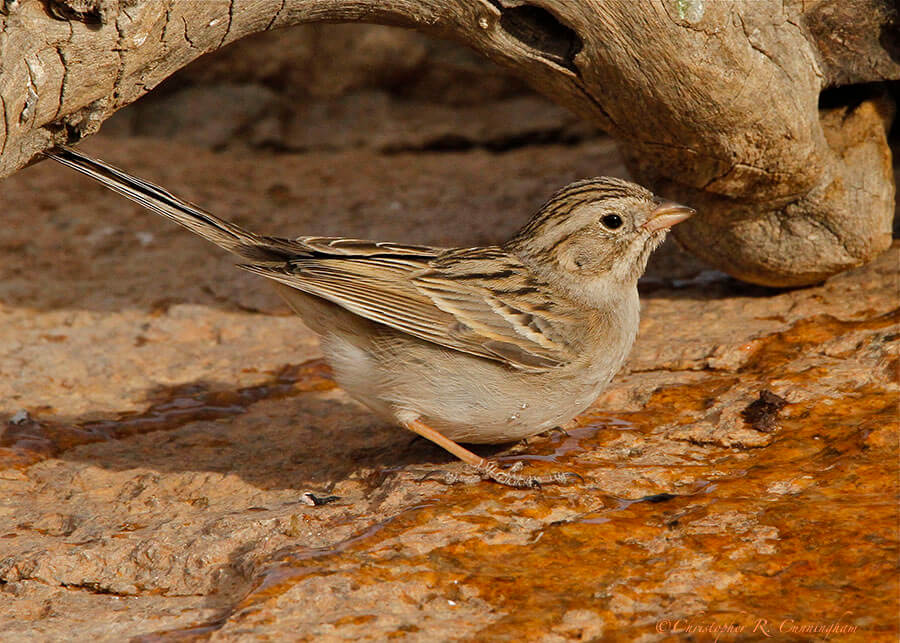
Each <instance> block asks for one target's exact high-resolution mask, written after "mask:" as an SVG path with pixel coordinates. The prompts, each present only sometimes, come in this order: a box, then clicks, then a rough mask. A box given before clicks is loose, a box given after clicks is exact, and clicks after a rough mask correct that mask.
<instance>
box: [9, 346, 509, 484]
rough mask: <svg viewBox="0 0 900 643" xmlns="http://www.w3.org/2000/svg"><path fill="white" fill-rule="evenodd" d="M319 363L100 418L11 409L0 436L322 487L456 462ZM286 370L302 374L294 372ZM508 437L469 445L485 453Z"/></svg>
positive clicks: (170, 395) (109, 462)
mask: <svg viewBox="0 0 900 643" xmlns="http://www.w3.org/2000/svg"><path fill="white" fill-rule="evenodd" d="M323 368H324V367H323V366H322V365H321V363H320V362H319V361H318V360H315V361H314V362H311V363H309V364H307V365H300V366H299V367H286V368H285V369H283V371H282V372H280V373H278V374H276V375H275V376H274V377H273V379H272V380H271V381H269V382H266V383H263V384H259V385H256V386H251V387H237V386H234V385H229V384H228V383H224V382H210V381H198V382H192V383H190V384H181V385H178V386H172V387H161V388H159V389H157V390H154V391H152V392H151V393H150V394H148V395H147V404H148V406H147V407H146V409H145V410H143V411H141V412H137V413H127V414H121V415H119V416H117V417H111V418H107V419H101V420H97V419H83V418H78V417H60V416H48V415H38V416H36V417H34V418H31V417H29V418H27V419H25V420H24V421H23V420H21V419H17V420H15V421H9V422H8V423H7V426H6V430H5V432H4V433H3V434H2V436H0V446H6V447H12V448H13V449H18V450H19V451H20V452H21V451H23V450H24V451H28V450H29V449H30V450H31V451H32V452H33V453H34V454H35V455H36V456H37V457H41V455H43V456H47V455H51V456H54V457H57V458H60V459H62V460H66V461H70V462H79V463H87V464H90V465H94V466H97V467H101V468H103V469H106V470H110V471H127V470H135V469H145V470H150V471H153V472H157V473H181V472H191V471H192V472H216V473H221V474H231V475H236V476H238V477H240V478H241V479H242V480H244V481H245V482H247V483H248V484H251V485H253V486H255V487H257V488H260V489H314V490H328V489H329V488H330V487H331V486H333V485H334V483H336V482H338V481H340V480H344V479H347V478H348V477H354V476H357V477H360V478H365V479H367V480H369V481H370V482H371V484H372V485H373V486H375V485H377V484H378V482H379V480H381V479H382V478H383V476H384V475H386V474H390V473H391V472H393V471H396V470H398V469H403V468H406V467H410V466H412V467H414V468H416V469H419V470H421V471H422V473H423V475H425V474H426V473H428V471H430V470H438V471H440V470H444V469H445V468H446V467H457V466H458V464H457V463H458V461H457V460H456V459H455V458H454V457H453V456H451V455H450V454H448V453H447V452H446V451H444V450H443V449H441V448H440V447H438V446H437V445H434V444H433V443H431V442H429V441H427V440H425V439H422V438H419V437H418V436H415V435H414V434H412V433H411V432H409V431H406V430H404V429H402V428H400V427H397V426H392V425H391V424H390V423H388V422H386V421H385V420H382V419H381V418H379V417H377V416H375V415H374V414H372V413H371V412H370V411H368V410H367V409H365V408H363V407H361V406H359V405H357V404H355V403H353V402H351V401H349V399H348V398H347V397H346V396H345V395H344V394H343V393H342V392H339V390H338V389H334V390H332V389H333V386H334V385H333V383H331V382H330V381H329V380H328V379H327V376H323V374H322V372H321V371H322V369H323ZM310 369H313V370H315V371H318V372H317V373H316V374H315V375H314V376H312V377H314V378H315V382H314V383H313V384H312V386H304V382H301V381H300V379H301V378H303V377H307V378H309V377H310V375H309V372H308V371H309V370H310ZM285 372H291V373H294V374H295V375H296V374H297V373H300V375H299V376H297V377H295V379H294V381H291V380H290V377H288V376H286V375H285ZM326 372H327V371H326ZM305 384H307V385H308V384H309V382H306V383H305ZM304 388H306V389H307V390H304ZM507 446H508V445H499V446H489V447H483V446H482V447H476V450H477V451H478V452H479V453H481V454H482V455H486V456H489V455H492V454H494V453H497V452H498V451H502V450H503V449H505V448H506V447H507Z"/></svg>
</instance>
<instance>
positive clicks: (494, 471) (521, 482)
mask: <svg viewBox="0 0 900 643" xmlns="http://www.w3.org/2000/svg"><path fill="white" fill-rule="evenodd" d="M523 467H524V465H523V464H522V461H521V460H519V461H518V462H516V463H515V464H514V465H513V466H512V467H510V468H509V469H501V468H500V467H499V466H498V465H497V463H495V462H490V461H488V460H485V461H484V462H482V463H481V464H480V465H479V466H477V467H475V470H476V471H477V472H478V474H479V475H481V477H482V478H489V479H491V480H493V481H494V482H499V483H500V484H502V485H506V486H508V487H515V488H517V489H537V488H540V487H542V486H543V485H545V484H559V485H568V484H572V483H573V482H574V481H575V480H578V481H579V482H584V478H582V477H581V476H580V475H578V474H577V473H575V472H573V471H554V472H552V473H548V474H544V475H538V476H535V475H522V474H520V473H519V471H521V470H522V468H523Z"/></svg>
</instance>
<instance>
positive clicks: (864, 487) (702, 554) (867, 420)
mask: <svg viewBox="0 0 900 643" xmlns="http://www.w3.org/2000/svg"><path fill="white" fill-rule="evenodd" d="M897 321H898V313H897V311H894V312H893V313H891V314H890V315H884V316H880V317H876V318H874V319H870V320H865V321H851V322H844V321H840V320H837V319H835V318H832V317H827V316H819V317H815V318H811V319H806V320H803V321H801V322H798V323H797V324H795V325H794V326H793V327H791V328H790V329H788V330H785V331H782V332H780V333H775V334H773V335H770V336H768V337H764V338H760V339H758V340H755V343H754V351H753V354H752V356H751V358H750V359H749V361H748V362H747V365H746V366H745V368H744V369H743V370H742V371H741V372H739V373H738V374H737V375H735V376H727V377H723V376H721V375H719V374H710V377H708V378H707V379H705V380H701V381H699V382H695V383H691V384H687V385H681V386H674V387H668V388H663V389H660V390H658V391H656V392H654V394H653V395H652V396H651V398H650V401H649V402H648V404H647V405H646V407H645V408H644V409H642V410H641V411H639V412H635V413H622V414H619V415H618V416H615V417H612V416H609V415H608V414H600V413H595V414H590V413H589V414H587V415H585V416H584V417H583V418H581V422H580V423H579V425H578V426H577V427H576V428H575V429H573V430H571V431H569V433H568V434H567V435H566V434H561V433H560V434H555V435H550V436H548V437H545V438H543V439H540V440H536V441H534V442H533V443H530V444H529V445H528V448H527V452H526V453H518V454H514V455H505V456H501V457H500V460H502V461H507V462H509V461H513V460H525V461H526V466H529V467H532V466H545V465H552V466H553V467H564V468H571V469H573V470H575V471H576V472H578V473H580V474H582V475H583V476H584V477H585V484H583V485H576V486H573V487H566V488H561V487H545V488H543V489H539V490H529V491H521V490H512V489H508V488H504V487H500V486H498V485H493V484H488V483H481V484H474V485H468V486H466V485H456V486H452V487H447V488H442V489H441V490H440V491H438V492H437V495H436V496H434V498H433V500H432V501H431V502H429V503H428V504H427V505H426V506H419V507H415V508H411V509H406V510H403V511H401V512H399V513H398V514H397V515H395V516H394V517H393V518H390V519H388V520H387V521H384V522H380V523H378V524H377V525H376V526H374V527H367V528H366V529H364V530H361V531H359V532H357V535H356V536H354V537H353V538H351V539H348V540H347V541H344V542H342V543H340V544H338V545H336V546H335V547H333V548H332V549H330V550H321V549H319V550H309V549H303V548H296V549H295V550H293V551H289V552H283V553H282V554H281V555H279V556H278V557H276V558H273V559H272V560H271V561H270V562H269V566H268V567H267V568H266V569H265V570H264V571H263V572H262V573H261V575H260V576H259V579H258V581H257V583H256V586H255V587H254V589H252V590H250V591H249V593H248V594H247V595H246V596H245V597H244V598H243V600H241V601H240V602H239V603H238V604H237V605H236V606H235V608H234V609H233V610H231V611H229V613H228V614H227V615H225V616H223V617H222V618H221V619H220V620H219V621H217V622H215V623H213V624H206V625H201V626H198V628H199V629H197V628H192V629H187V630H177V631H170V632H164V633H160V634H159V635H157V637H156V638H152V639H142V640H147V641H149V640H159V641H174V640H182V638H183V637H184V636H185V635H186V634H187V633H189V632H191V633H193V634H191V636H197V637H199V638H206V637H207V636H208V635H209V634H210V633H211V632H213V631H216V630H219V629H221V628H233V629H230V630H229V632H241V631H244V632H246V631H254V630H253V628H263V629H262V630H261V631H264V630H265V626H266V623H268V622H271V621H272V620H273V619H277V616H275V615H277V614H278V612H279V610H284V609H287V608H286V607H285V606H286V605H287V604H295V605H296V604H304V602H306V604H312V602H313V601H315V600H316V597H317V595H316V592H317V591H319V590H318V589H316V588H317V587H320V586H319V585H317V583H316V581H317V579H322V578H328V579H329V580H328V582H329V583H330V584H333V585H334V586H341V587H345V586H349V587H350V589H349V590H347V592H348V593H347V595H346V596H345V597H344V599H343V600H344V601H345V603H343V604H345V605H347V606H349V607H348V608H347V609H344V610H343V611H341V612H340V613H335V614H330V613H328V612H322V613H319V614H318V615H317V618H318V619H319V620H318V621H316V623H317V626H320V629H321V627H326V626H328V627H334V628H341V627H350V626H351V625H353V624H354V623H357V624H361V625H363V626H372V627H374V625H375V622H374V621H373V619H374V617H371V614H380V615H383V614H401V615H402V614H409V615H410V616H409V618H410V619H411V620H410V622H416V623H417V627H418V628H421V627H422V626H423V623H426V622H427V618H428V617H429V614H431V611H430V610H436V609H438V608H437V607H435V606H436V605H438V604H441V605H443V607H442V608H441V609H444V610H452V609H459V610H460V614H461V616H460V617H459V618H463V619H464V618H465V614H466V613H467V612H465V611H464V610H465V609H476V607H473V606H478V605H481V606H484V607H482V608H478V609H481V610H487V613H488V614H490V619H489V621H490V622H489V623H487V624H484V625H480V626H479V627H478V628H477V629H476V630H475V631H474V632H470V633H469V634H467V635H465V636H460V638H461V639H462V640H472V641H476V640H487V639H489V640H495V639H499V640H533V639H535V638H536V637H538V636H547V635H549V634H550V633H556V634H558V635H560V636H562V637H564V638H575V639H579V638H580V639H582V640H585V639H598V638H609V637H611V636H613V634H614V635H615V637H616V638H617V639H619V640H632V639H637V638H642V637H644V638H648V639H658V638H663V637H665V636H666V635H667V634H670V633H671V631H672V630H671V628H672V627H674V623H676V622H681V623H682V624H684V623H685V622H696V623H697V624H698V627H699V626H701V625H702V624H706V625H707V626H717V627H726V626H733V627H739V628H744V629H743V630H740V631H742V632H744V633H745V634H746V635H747V636H749V637H750V638H753V637H752V636H750V633H751V631H752V629H753V628H754V627H756V628H759V627H762V628H763V629H765V630H766V632H768V634H772V633H773V632H774V633H775V634H780V633H781V632H779V628H783V627H788V628H790V627H800V626H808V627H815V626H821V627H827V626H828V624H829V623H832V624H833V623H843V624H844V625H845V626H846V628H853V631H851V634H853V632H856V635H858V639H857V638H853V637H852V636H851V638H850V639H849V640H889V639H891V638H893V636H894V635H893V634H892V633H893V632H895V631H896V625H897V624H896V605H897V603H898V600H900V588H898V585H897V582H896V578H897V569H896V561H897V559H898V551H900V550H898V534H897V519H898V510H897V498H898V491H900V489H898V477H900V466H898V445H897V432H896V428H897V425H898V424H897V423H898V419H900V418H898V408H897V402H898V397H897V394H896V392H894V391H890V390H887V389H886V388H884V387H883V386H880V385H879V384H878V383H877V382H876V383H869V384H866V385H861V386H860V385H857V384H855V383H854V382H848V383H847V386H848V388H847V390H845V391H844V392H843V393H842V397H840V398H837V399H832V400H830V402H829V403H825V402H824V401H823V400H818V399H814V400H806V401H802V402H795V403H791V404H788V405H787V406H785V407H784V408H783V409H780V412H779V417H778V422H777V428H776V429H775V432H774V434H773V439H772V441H771V443H769V444H768V445H767V446H765V447H764V448H759V449H753V450H748V449H742V448H723V447H717V446H710V445H704V446H697V445H691V444H686V443H684V442H679V441H676V440H671V439H667V438H666V437H665V433H664V432H662V431H660V430H658V427H659V426H660V425H661V424H664V423H669V422H677V421H678V419H679V418H684V417H685V416H688V415H691V414H697V413H703V412H704V411H706V410H708V409H710V408H711V407H713V406H714V405H715V404H716V403H717V401H718V400H719V399H720V398H721V396H723V395H724V394H726V393H727V392H729V391H732V390H733V389H735V387H740V390H745V391H746V394H745V395H744V397H745V398H746V402H751V401H753V400H754V399H756V397H757V394H758V390H759V387H760V386H762V385H763V384H764V383H765V381H766V378H768V377H770V376H775V375H777V376H779V377H782V376H784V375H786V374H788V373H787V372H786V369H787V366H788V365H789V364H790V363H791V362H792V361H793V360H795V359H796V358H797V357H798V356H801V355H803V356H809V355H813V356H814V355H816V354H818V353H819V347H820V346H821V345H822V344H823V343H824V342H827V341H830V340H832V339H835V338H837V337H839V336H841V335H844V334H847V333H850V332H854V331H858V330H879V329H883V328H887V327H889V326H891V325H893V324H895V323H897ZM805 374H806V376H808V377H815V369H813V370H811V371H806V372H805ZM885 384H887V383H885ZM620 440H626V441H627V444H631V445H635V446H633V447H629V448H633V449H634V451H635V453H636V454H637V455H635V456H634V457H629V456H627V455H626V456H625V457H622V456H621V455H619V456H617V455H616V452H614V451H613V449H615V448H618V446H617V445H618V441H620ZM598 454H599V455H598ZM673 462H675V464H673ZM611 488H621V489H626V490H628V491H629V492H630V493H629V495H630V496H631V495H632V494H633V497H621V496H617V495H616V494H614V493H611V492H610V489H611ZM644 491H646V493H644ZM425 538H428V539H430V541H433V546H429V547H423V545H422V542H423V539H425ZM345 581H346V583H349V585H345ZM377 586H384V589H383V591H382V592H381V594H380V595H381V596H382V599H381V600H382V601H383V602H382V603H381V604H380V605H379V604H376V605H373V604H371V603H367V602H366V601H367V600H368V599H367V598H366V597H367V596H370V595H372V594H373V593H374V594H375V595H379V593H378V592H377V591H376V590H375V589H374V588H376V587H377ZM394 587H397V588H404V589H403V592H405V593H404V594H403V596H404V597H405V598H403V597H398V596H397V595H395V594H392V593H391V592H394V591H395V590H393V589H391V588H394ZM342 591H344V590H342ZM397 591H399V590H397ZM385 592H387V593H388V595H391V596H394V599H391V600H389V601H388V600H387V599H385V598H384V596H385ZM403 601H407V602H409V603H410V605H409V606H404V604H403ZM357 603H358V606H357ZM348 610H349V611H348ZM367 610H368V611H367ZM442 614H443V613H442ZM398 618H401V617H398ZM441 618H445V616H441ZM447 618H449V617H447ZM401 620H402V618H401ZM370 621H371V622H370ZM729 624H730V625H729ZM785 624H787V625H785ZM791 624H794V625H791ZM204 628H205V629H204ZM666 628H669V629H666ZM322 631H325V630H322ZM328 631H333V632H336V631H340V630H339V629H335V630H328ZM372 631H377V632H379V633H381V632H383V631H384V630H382V629H377V630H372ZM407 631H408V630H407ZM782 631H783V630H782ZM846 631H849V630H846V629H845V632H846ZM423 632H424V630H423ZM444 632H445V633H446V630H444ZM768 634H767V635H763V634H762V633H761V632H759V631H757V635H758V636H765V637H768ZM795 634H796V632H795ZM698 640H700V639H698ZM710 640H712V637H711V638H710ZM730 640H735V639H734V638H733V635H732V638H731V639H730ZM810 640H814V639H810ZM841 640H848V639H847V637H846V636H843V637H842V638H841Z"/></svg>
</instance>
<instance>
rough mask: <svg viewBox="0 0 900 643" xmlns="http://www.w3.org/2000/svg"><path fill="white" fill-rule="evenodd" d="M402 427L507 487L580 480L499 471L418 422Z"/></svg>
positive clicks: (566, 475) (556, 474)
mask: <svg viewBox="0 0 900 643" xmlns="http://www.w3.org/2000/svg"><path fill="white" fill-rule="evenodd" d="M403 425H404V426H405V427H406V428H407V429H409V430H410V431H413V432H414V433H418V434H419V435H421V436H422V437H423V438H426V439H428V440H431V441H432V442H434V443H435V444H436V445H438V446H439V447H443V448H444V449H446V450H447V451H449V452H450V453H452V454H453V455H455V456H456V457H457V458H459V459H460V460H462V461H463V462H465V463H466V464H468V465H469V466H471V467H474V468H475V471H477V472H478V473H479V474H481V475H482V476H485V477H487V478H490V479H491V480H493V481H494V482H499V483H500V484H505V485H507V486H509V487H518V488H520V489H527V488H531V487H540V486H541V485H544V484H569V483H570V482H572V481H573V480H574V479H576V478H580V476H579V475H578V474H575V473H570V472H568V471H558V472H554V473H550V474H546V475H541V476H528V475H521V474H519V473H517V472H516V471H512V470H504V469H501V468H500V467H499V466H498V465H497V463H496V462H491V461H490V460H488V459H486V458H482V457H481V456H480V455H477V454H475V453H472V452H471V451H469V450H468V449H466V448H465V447H462V446H460V445H458V444H457V443H456V442H454V441H453V440H451V439H449V438H447V437H445V436H443V435H441V434H440V433H439V432H437V431H435V430H434V429H432V428H431V427H430V426H428V425H427V424H425V423H424V422H421V421H420V420H410V421H408V422H404V423H403Z"/></svg>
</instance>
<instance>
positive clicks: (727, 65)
mask: <svg viewBox="0 0 900 643" xmlns="http://www.w3.org/2000/svg"><path fill="white" fill-rule="evenodd" d="M0 1H4V0H0ZM3 6H4V7H5V12H4V14H5V15H0V65H2V66H0V112H2V113H0V176H5V175H7V174H10V173H11V172H13V171H15V170H16V169H18V168H19V167H22V166H23V165H24V164H26V163H28V162H29V161H30V160H31V159H32V158H34V156H35V155H36V154H37V153H38V152H39V151H41V150H43V149H46V148H47V147H49V146H51V145H52V144H54V143H58V142H71V141H73V140H75V139H78V138H80V137H83V136H86V135H88V134H90V133H92V132H94V131H96V130H97V128H98V127H99V126H100V123H102V121H103V120H104V119H105V118H107V117H108V116H109V115H110V114H112V113H113V112H114V111H115V110H117V109H119V108H121V107H123V106H125V105H127V104H129V103H131V102H132V101H134V100H135V99H137V98H138V97H140V96H141V95H142V94H144V93H145V92H147V91H149V90H150V89H152V88H153V87H154V86H156V85H157V84H158V83H160V82H161V81H162V80H163V79H164V78H166V77H167V76H169V75H170V74H172V73H173V72H174V71H176V70H177V69H179V68H181V67H183V66H185V65H186V64H188V63H189V62H190V61H191V60H193V59H194V58H196V57H197V56H199V55H200V54H202V53H205V52H208V51H212V50H215V49H218V48H220V47H222V46H224V45H226V44H228V43H230V42H232V41H234V40H237V39H238V38H241V37H243V36H245V35H248V34H251V33H256V32H260V31H265V30H268V29H274V28H277V27H285V26H289V25H296V24H300V23H307V22H316V21H329V22H375V23H382V24H390V25H397V26H402V27H408V28H414V29H418V30H421V31H424V32H427V33H430V34H433V35H435V36H438V37H443V38H451V39H454V40H457V41H460V42H463V43H465V44H467V45H469V46H471V47H473V48H474V49H476V50H477V51H479V52H481V53H483V54H484V55H485V56H486V57H488V58H490V59H492V60H494V61H495V62H498V63H500V64H501V65H503V66H505V67H507V68H508V69H510V70H512V71H514V72H516V73H517V74H518V75H520V76H521V77H522V78H524V79H525V80H527V81H528V82H529V83H530V84H531V85H533V86H534V87H535V88H536V89H538V90H539V91H541V92H543V93H545V94H546V95H548V96H549V97H551V98H552V99H553V100H555V101H557V102H559V103H561V104H563V105H566V106H568V107H570V108H571V109H573V110H574V111H576V112H577V113H579V114H581V115H582V116H583V117H585V118H587V119H589V120H591V121H592V122H594V123H596V124H597V125H599V126H600V127H602V128H604V129H605V130H607V131H608V132H610V133H611V134H612V135H613V136H615V137H616V139H617V140H618V141H619V143H620V145H621V148H622V150H623V152H624V153H625V156H626V158H627V159H628V162H629V165H630V168H631V170H632V171H633V173H634V174H635V176H636V178H638V179H639V180H641V181H643V182H645V183H647V184H648V185H649V186H650V187H653V188H654V189H656V190H658V191H661V192H663V193H664V194H666V195H667V196H670V197H674V198H679V199H681V200H684V201H686V202H689V203H691V204H692V205H695V206H696V207H698V208H699V209H700V210H701V212H702V216H699V217H695V220H693V221H692V222H691V224H690V225H685V226H680V227H681V228H683V229H682V230H680V234H679V237H680V239H681V240H682V241H683V242H684V243H685V244H686V245H687V246H688V247H689V248H690V249H692V250H693V251H694V252H696V253H697V254H698V255H700V256H702V257H704V258H706V259H707V260H709V261H711V262H712V263H713V264H714V265H717V266H719V267H721V268H722V269H724V270H727V271H728V272H730V273H731V274H734V275H736V276H738V277H741V278H743V279H747V280H749V281H754V282H757V283H763V284H770V285H797V284H807V283H812V282H814V281H817V280H820V279H822V278H824V277H827V276H828V275H830V274H834V273H835V272H838V271H841V270H844V269H846V268H848V267H851V266H854V265H858V264H860V263H863V262H865V261H867V260H869V259H871V258H872V257H873V256H875V255H876V254H877V253H878V252H880V251H882V250H883V249H885V248H886V247H887V246H888V244H889V243H890V222H891V218H892V215H893V209H894V185H893V175H892V172H891V163H890V150H889V148H888V146H887V142H886V137H885V131H886V128H887V124H888V123H889V121H890V118H891V117H892V113H891V112H892V106H891V105H890V104H889V102H888V101H887V100H886V99H884V98H882V97H879V96H877V95H874V96H871V97H868V98H866V99H865V100H861V101H860V100H855V102H850V103H848V104H844V103H845V102H846V101H843V102H842V101H839V102H838V104H837V105H834V106H829V107H823V108H821V109H820V104H819V98H820V94H821V92H822V91H823V89H825V88H827V87H831V86H834V85H837V84H840V83H843V82H846V81H852V82H859V81H866V82H873V81H879V80H885V79H891V78H898V77H900V65H898V63H897V58H896V46H897V42H898V39H897V37H896V32H895V30H896V10H895V9H894V8H893V6H892V5H891V4H890V3H889V2H888V0H842V1H841V2H839V3H838V2H835V1H834V0H820V1H819V2H806V3H801V2H799V1H798V2H782V0H730V1H726V0H716V1H715V2H710V1H704V0H652V1H651V0H646V1H644V2H641V3H635V2H632V1H631V0H579V1H566V2H563V1H562V0H532V1H531V2H527V3H526V2H523V1H521V0H421V1H417V2H413V1H411V0H230V1H229V0H204V1H203V2H193V1H191V0H5V4H4V5H3ZM850 17H855V18H858V20H852V21H851V20H850ZM836 21H837V22H839V23H841V24H848V23H849V24H852V25H854V26H853V27H847V28H846V34H844V37H843V38H838V39H835V38H833V37H832V35H833V29H831V28H830V27H829V25H832V24H836ZM869 30H871V33H868V32H869Z"/></svg>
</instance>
